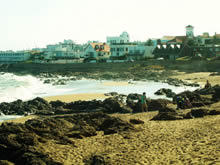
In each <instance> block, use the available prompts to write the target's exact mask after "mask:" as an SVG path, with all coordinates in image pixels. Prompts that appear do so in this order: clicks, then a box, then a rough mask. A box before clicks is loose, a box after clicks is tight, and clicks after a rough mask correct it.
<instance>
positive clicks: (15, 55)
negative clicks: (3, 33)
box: [0, 51, 30, 62]
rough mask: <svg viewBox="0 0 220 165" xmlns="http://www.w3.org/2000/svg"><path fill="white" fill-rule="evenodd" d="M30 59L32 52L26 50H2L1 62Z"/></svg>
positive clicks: (0, 53)
mask: <svg viewBox="0 0 220 165" xmlns="http://www.w3.org/2000/svg"><path fill="white" fill-rule="evenodd" d="M28 59H30V53H29V52H25V51H18V52H13V51H9V52H7V51H2V52H0V62H21V61H26V60H28Z"/></svg>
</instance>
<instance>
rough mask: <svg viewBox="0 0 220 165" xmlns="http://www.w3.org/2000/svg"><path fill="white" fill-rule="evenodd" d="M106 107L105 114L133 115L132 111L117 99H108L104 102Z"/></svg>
mask: <svg viewBox="0 0 220 165" xmlns="http://www.w3.org/2000/svg"><path fill="white" fill-rule="evenodd" d="M103 104H104V107H105V109H106V110H105V113H116V112H119V113H131V112H132V109H131V108H130V107H129V106H127V105H125V104H123V103H122V102H121V101H119V100H118V99H117V98H112V97H111V98H107V99H105V100H104V101H103Z"/></svg>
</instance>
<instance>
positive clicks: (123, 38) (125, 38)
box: [107, 32, 130, 45]
mask: <svg viewBox="0 0 220 165" xmlns="http://www.w3.org/2000/svg"><path fill="white" fill-rule="evenodd" d="M129 42H130V37H129V34H128V33H127V32H123V33H122V34H121V35H120V36H116V37H107V44H109V45H111V44H119V43H120V44H123V43H129Z"/></svg>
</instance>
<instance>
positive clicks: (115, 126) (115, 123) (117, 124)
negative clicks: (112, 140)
mask: <svg viewBox="0 0 220 165" xmlns="http://www.w3.org/2000/svg"><path fill="white" fill-rule="evenodd" d="M100 129H101V130H103V131H104V134H105V135H108V134H114V133H118V132H121V131H128V130H133V129H134V127H133V125H132V124H130V123H128V122H126V121H123V120H121V119H119V118H106V119H105V120H104V121H103V123H102V124H101V125H100Z"/></svg>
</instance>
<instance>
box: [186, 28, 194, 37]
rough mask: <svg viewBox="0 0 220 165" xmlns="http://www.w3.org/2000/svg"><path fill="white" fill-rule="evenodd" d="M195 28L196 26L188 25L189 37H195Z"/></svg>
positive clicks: (187, 34)
mask: <svg viewBox="0 0 220 165" xmlns="http://www.w3.org/2000/svg"><path fill="white" fill-rule="evenodd" d="M193 29H194V27H193V26H191V25H188V26H186V36H187V37H188V38H193V37H194V33H193Z"/></svg>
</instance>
